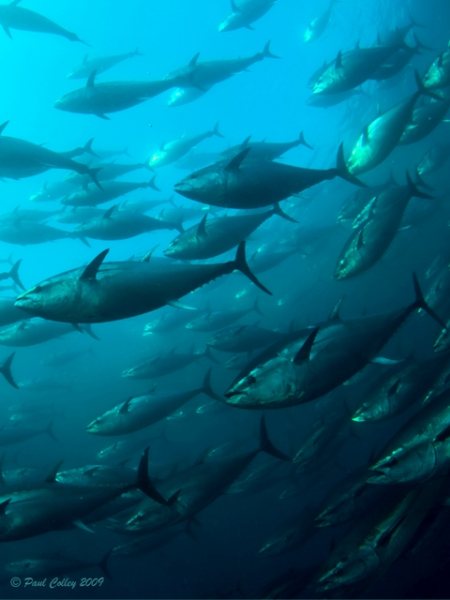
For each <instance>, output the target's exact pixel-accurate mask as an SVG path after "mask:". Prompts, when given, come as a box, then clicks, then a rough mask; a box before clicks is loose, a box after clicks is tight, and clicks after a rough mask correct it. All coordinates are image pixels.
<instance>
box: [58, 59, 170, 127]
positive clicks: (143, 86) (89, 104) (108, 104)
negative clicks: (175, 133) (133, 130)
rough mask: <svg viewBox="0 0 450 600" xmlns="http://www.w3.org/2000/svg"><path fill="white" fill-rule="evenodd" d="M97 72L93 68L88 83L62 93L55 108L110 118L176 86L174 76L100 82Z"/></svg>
mask: <svg viewBox="0 0 450 600" xmlns="http://www.w3.org/2000/svg"><path fill="white" fill-rule="evenodd" d="M96 76H97V73H96V71H93V72H92V73H91V74H90V75H89V78H88V80H87V82H86V85H85V87H83V88H79V89H77V90H74V91H72V92H69V93H67V94H65V95H64V96H62V98H60V99H59V100H57V101H56V103H55V108H57V109H59V110H64V111H66V112H72V113H82V114H92V115H96V116H97V117H100V119H106V120H108V119H109V117H108V114H109V113H113V112H118V111H121V110H125V109H127V108H131V107H132V106H136V105H137V104H141V103H142V102H145V100H149V99H150V98H154V97H155V96H158V95H159V94H162V93H163V92H166V91H167V90H169V89H170V88H171V87H174V84H173V83H172V82H171V81H170V79H165V80H161V81H108V82H102V83H98V82H96Z"/></svg>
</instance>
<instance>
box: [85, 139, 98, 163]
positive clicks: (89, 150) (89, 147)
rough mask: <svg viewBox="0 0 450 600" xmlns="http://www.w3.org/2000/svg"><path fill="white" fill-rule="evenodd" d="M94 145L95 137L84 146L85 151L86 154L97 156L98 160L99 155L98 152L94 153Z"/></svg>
mask: <svg viewBox="0 0 450 600" xmlns="http://www.w3.org/2000/svg"><path fill="white" fill-rule="evenodd" d="M93 143H94V138H93V137H92V138H90V139H88V141H87V142H86V143H85V145H84V146H83V151H84V153H85V154H90V155H91V156H95V157H96V158H98V154H97V153H96V152H94V150H93V149H92V144H93Z"/></svg>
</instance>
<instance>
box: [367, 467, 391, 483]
mask: <svg viewBox="0 0 450 600" xmlns="http://www.w3.org/2000/svg"><path fill="white" fill-rule="evenodd" d="M371 471H372V472H373V474H372V475H370V476H369V477H368V478H367V480H366V481H367V483H374V484H385V483H391V480H390V479H389V477H388V474H387V473H386V471H384V470H383V469H371Z"/></svg>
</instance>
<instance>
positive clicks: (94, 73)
mask: <svg viewBox="0 0 450 600" xmlns="http://www.w3.org/2000/svg"><path fill="white" fill-rule="evenodd" d="M96 77H97V71H92V73H91V74H90V75H89V77H88V79H87V81H86V87H87V88H93V87H94V86H95V78H96Z"/></svg>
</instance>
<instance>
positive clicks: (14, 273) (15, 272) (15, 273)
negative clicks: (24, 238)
mask: <svg viewBox="0 0 450 600" xmlns="http://www.w3.org/2000/svg"><path fill="white" fill-rule="evenodd" d="M21 264H22V259H19V260H16V262H15V263H14V264H13V266H12V267H11V270H10V271H9V273H8V277H9V278H10V279H12V280H13V281H14V283H15V284H16V285H17V286H19V287H20V289H21V290H24V289H25V286H24V285H23V283H22V281H21V279H20V276H19V267H20V265H21Z"/></svg>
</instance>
